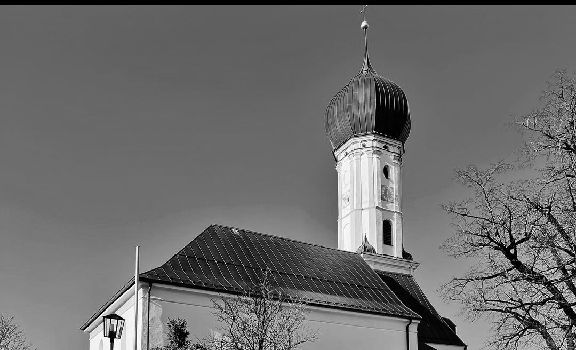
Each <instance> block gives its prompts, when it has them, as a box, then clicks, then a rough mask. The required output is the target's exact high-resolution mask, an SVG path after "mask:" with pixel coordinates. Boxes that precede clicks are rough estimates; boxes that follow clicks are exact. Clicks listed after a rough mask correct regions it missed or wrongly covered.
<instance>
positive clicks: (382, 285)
mask: <svg viewBox="0 0 576 350" xmlns="http://www.w3.org/2000/svg"><path fill="white" fill-rule="evenodd" d="M266 270H268V273H269V278H270V280H271V282H272V284H273V286H274V287H275V289H277V290H279V291H281V292H282V293H283V294H284V296H285V297H287V298H293V299H298V300H302V301H304V302H306V303H308V304H310V305H315V306H323V307H330V308H338V309H344V310H350V311H356V312H367V313H375V314H382V315H387V316H393V317H401V318H406V319H419V320H420V324H419V326H418V342H419V344H420V345H419V346H421V347H423V348H426V346H425V343H434V344H446V345H459V346H462V345H464V343H463V342H462V340H460V338H459V337H458V336H457V335H456V333H455V331H454V330H452V328H451V325H449V324H447V323H446V322H445V321H444V320H443V318H442V317H441V316H440V315H439V314H438V312H436V310H435V309H434V307H433V306H432V305H431V304H430V302H429V301H428V298H426V296H425V295H424V293H423V292H422V290H421V289H420V287H419V286H418V284H417V283H416V281H415V280H414V278H413V277H412V276H410V275H406V274H399V273H391V272H383V271H378V270H373V269H372V268H371V267H370V266H368V264H367V263H366V262H365V261H364V259H363V258H362V257H361V256H360V254H357V253H352V252H347V251H343V250H339V249H333V248H327V247H323V246H320V245H316V244H310V243H305V242H300V241H295V240H291V239H288V238H283V237H278V236H272V235H268V234H263V233H258V232H253V231H249V230H243V229H238V228H233V227H227V226H221V225H211V226H209V227H208V228H206V229H205V230H204V232H202V233H201V234H200V235H198V236H197V237H196V238H195V239H194V240H192V242H190V243H189V244H188V245H186V246H185V247H184V248H183V249H182V250H180V251H179V252H178V253H176V254H175V255H174V256H172V257H171V258H170V259H169V260H168V261H167V262H166V263H164V264H163V265H162V266H160V267H157V268H155V269H152V270H150V271H148V272H144V273H141V274H140V279H141V281H145V282H151V283H163V284H171V285H176V286H182V287H187V288H197V289H206V290H213V291H218V292H224V293H232V294H240V293H244V292H246V291H251V290H252V288H253V287H254V285H255V283H258V281H259V279H260V278H261V277H262V276H263V274H264V272H265V271H266ZM133 285H134V279H131V280H130V281H128V282H127V283H126V284H125V285H124V286H123V287H122V289H120V290H119V291H118V292H117V293H116V294H115V295H114V296H113V297H112V298H111V299H110V300H109V301H108V302H107V303H106V304H105V305H103V306H102V307H101V308H100V309H99V310H98V311H97V312H96V313H95V314H94V315H92V317H91V318H90V319H89V320H88V321H86V323H85V324H84V325H83V326H82V327H81V328H80V329H82V330H84V329H86V328H87V327H88V326H89V325H90V324H91V323H92V322H93V321H94V320H95V319H97V318H98V317H99V316H100V314H101V313H102V312H103V311H104V310H105V309H106V308H107V307H108V306H109V305H111V304H112V303H113V302H114V300H116V299H117V298H118V297H120V296H121V295H122V294H123V293H124V292H125V291H127V290H128V289H129V288H131V286H133Z"/></svg>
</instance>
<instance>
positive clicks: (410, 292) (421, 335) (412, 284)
mask: <svg viewBox="0 0 576 350" xmlns="http://www.w3.org/2000/svg"><path fill="white" fill-rule="evenodd" d="M377 273H378V275H380V277H381V278H382V280H383V281H384V282H385V283H386V285H387V286H388V287H390V289H392V291H394V293H395V294H396V296H398V298H400V300H402V303H404V305H406V306H408V307H409V308H410V309H411V310H412V311H414V312H416V313H418V314H419V315H420V316H421V317H422V320H420V324H419V325H418V341H419V343H434V344H444V345H460V346H463V345H464V343H463V342H462V340H461V339H460V338H459V337H458V336H457V335H456V333H455V332H454V331H453V330H452V329H451V328H450V326H449V325H448V324H447V323H445V321H444V320H443V319H442V317H441V316H440V315H439V314H438V312H437V311H436V309H434V307H433V306H432V305H431V304H430V301H428V298H426V296H425V295H424V293H423V292H422V290H421V289H420V287H419V286H418V284H417V283H416V281H415V280H414V278H413V277H412V276H410V275H405V274H401V273H392V272H383V271H377Z"/></svg>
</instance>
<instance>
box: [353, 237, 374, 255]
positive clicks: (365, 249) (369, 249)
mask: <svg viewBox="0 0 576 350" xmlns="http://www.w3.org/2000/svg"><path fill="white" fill-rule="evenodd" d="M356 253H358V254H363V253H372V254H376V249H375V248H374V247H373V246H372V244H370V242H368V238H367V237H366V235H364V240H363V241H362V244H360V246H359V247H358V249H356Z"/></svg>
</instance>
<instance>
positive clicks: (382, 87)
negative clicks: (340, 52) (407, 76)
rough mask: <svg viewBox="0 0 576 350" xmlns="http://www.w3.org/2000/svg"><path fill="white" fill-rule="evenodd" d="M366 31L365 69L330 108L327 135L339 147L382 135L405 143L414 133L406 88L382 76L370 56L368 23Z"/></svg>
mask: <svg viewBox="0 0 576 350" xmlns="http://www.w3.org/2000/svg"><path fill="white" fill-rule="evenodd" d="M362 29H363V30H364V64H363V65H362V69H361V70H360V72H358V74H356V76H354V78H352V80H350V82H348V84H346V86H344V88H342V90H340V92H338V93H337V94H336V96H334V97H333V98H332V100H331V101H330V104H328V107H327V108H326V124H325V128H326V135H327V136H328V139H329V140H330V143H331V144H332V149H333V150H336V149H338V148H339V147H340V146H342V145H343V144H344V143H345V142H346V141H348V140H349V139H351V138H352V137H355V136H360V135H366V134H377V135H382V136H385V137H388V138H391V139H393V140H397V141H400V142H402V143H404V142H405V141H406V139H407V138H408V135H409V134H410V109H409V107H408V100H407V99H406V95H405V94H404V91H402V89H401V88H400V87H399V86H398V85H396V84H395V83H394V82H392V81H390V80H388V79H385V78H383V77H381V76H380V75H378V73H376V71H375V70H374V68H372V65H371V64H370V58H369V56H368V40H367V31H368V22H366V21H365V20H364V21H363V22H362Z"/></svg>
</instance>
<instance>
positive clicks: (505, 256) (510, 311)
mask: <svg viewBox="0 0 576 350" xmlns="http://www.w3.org/2000/svg"><path fill="white" fill-rule="evenodd" d="M516 123H517V125H518V127H519V129H520V130H521V131H522V132H523V133H524V136H525V140H526V143H525V147H524V148H523V151H524V152H523V154H524V155H525V156H527V157H522V158H521V159H519V160H517V161H515V162H513V163H504V162H500V163H498V164H495V165H493V166H491V167H489V168H488V169H479V168H477V167H475V166H469V167H468V168H466V169H462V170H458V171H457V172H456V175H457V178H458V179H459V180H460V182H461V183H462V184H464V185H465V186H466V187H468V189H469V194H470V196H469V197H468V198H467V199H466V200H464V201H461V202H452V203H447V204H445V205H444V209H445V210H446V211H447V212H448V213H450V214H451V216H452V218H453V223H454V225H455V228H456V230H455V231H456V232H455V235H454V236H453V237H451V238H450V239H448V240H447V241H446V242H445V243H444V245H443V248H444V249H445V250H446V251H448V252H449V254H451V255H452V256H454V257H456V258H469V259H474V264H473V268H472V269H471V270H470V271H469V272H468V273H467V274H466V275H465V276H462V277H458V278H454V279H452V280H451V281H450V282H448V283H447V284H445V285H444V288H443V291H444V296H445V298H447V299H448V300H456V301H459V302H461V303H462V304H463V305H464V310H465V312H466V313H467V315H468V316H470V318H471V319H473V320H474V319H476V318H478V317H481V316H486V317H488V318H489V319H490V320H491V321H492V322H493V326H494V328H493V331H494V332H493V333H494V334H493V337H492V339H491V341H490V343H489V344H490V345H492V346H494V347H497V348H502V349H517V348H522V347H528V348H535V347H536V348H547V349H551V350H558V349H570V350H574V348H575V346H574V342H575V332H576V329H575V326H576V310H575V308H574V306H575V305H576V286H575V281H574V277H575V273H576V199H575V198H576V193H575V188H576V183H575V181H576V177H575V174H576V162H575V161H576V80H575V79H574V77H573V76H571V75H569V74H567V73H566V71H557V72H556V73H555V75H554V76H553V77H552V79H551V80H550V81H549V84H548V89H547V90H545V91H544V93H543V96H542V98H541V101H540V104H539V106H538V108H536V109H535V110H534V111H533V112H531V113H529V114H527V115H524V116H521V117H520V118H518V119H517V120H516Z"/></svg>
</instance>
